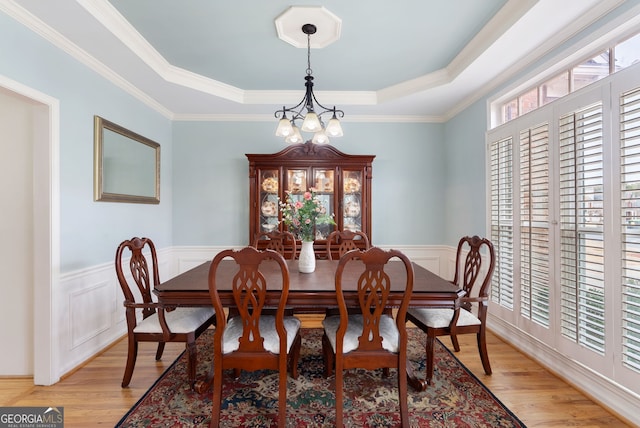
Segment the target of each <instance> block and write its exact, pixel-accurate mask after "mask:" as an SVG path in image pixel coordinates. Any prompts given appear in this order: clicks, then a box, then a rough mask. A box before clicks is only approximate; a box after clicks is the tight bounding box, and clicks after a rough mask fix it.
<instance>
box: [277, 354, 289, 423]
mask: <svg viewBox="0 0 640 428" xmlns="http://www.w3.org/2000/svg"><path fill="white" fill-rule="evenodd" d="M279 371H280V373H279V377H280V380H279V382H278V428H285V426H286V424H287V358H286V356H285V361H284V362H281V363H280V368H279Z"/></svg>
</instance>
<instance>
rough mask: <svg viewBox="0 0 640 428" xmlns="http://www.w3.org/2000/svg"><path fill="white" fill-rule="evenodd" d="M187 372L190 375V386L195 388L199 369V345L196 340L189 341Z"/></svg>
mask: <svg viewBox="0 0 640 428" xmlns="http://www.w3.org/2000/svg"><path fill="white" fill-rule="evenodd" d="M186 346H187V356H188V357H187V374H188V376H189V386H191V388H193V386H194V385H195V383H196V369H197V361H198V356H197V354H198V353H197V347H196V342H195V340H194V341H193V342H191V341H189V342H187V345H186Z"/></svg>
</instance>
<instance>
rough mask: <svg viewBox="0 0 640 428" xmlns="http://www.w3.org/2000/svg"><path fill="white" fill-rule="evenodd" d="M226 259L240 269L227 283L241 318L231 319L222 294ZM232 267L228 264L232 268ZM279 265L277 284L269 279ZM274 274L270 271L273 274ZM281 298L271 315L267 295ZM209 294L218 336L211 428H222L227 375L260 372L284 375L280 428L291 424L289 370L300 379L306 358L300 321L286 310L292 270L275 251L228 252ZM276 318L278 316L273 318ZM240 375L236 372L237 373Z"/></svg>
mask: <svg viewBox="0 0 640 428" xmlns="http://www.w3.org/2000/svg"><path fill="white" fill-rule="evenodd" d="M225 258H228V259H231V260H232V261H233V262H235V264H236V265H237V271H236V272H235V274H234V275H233V277H232V278H230V279H227V280H226V281H230V282H231V284H224V286H225V287H227V286H229V287H232V290H233V298H234V306H235V307H236V308H237V315H234V316H230V317H229V319H227V318H226V317H225V315H224V308H223V307H222V302H221V300H220V296H219V294H218V287H221V286H223V284H221V282H222V281H224V279H223V278H219V276H220V275H217V272H218V267H219V265H220V263H223V260H224V259H225ZM228 262H229V261H225V263H228ZM268 263H271V264H275V265H276V266H275V267H274V268H275V270H276V271H277V273H278V275H277V278H276V279H277V280H276V279H274V277H273V275H271V274H269V275H267V276H268V278H269V283H267V276H265V275H264V274H263V269H266V268H267V267H268V266H267V264H268ZM272 270H273V269H270V270H269V272H271V271H272ZM268 293H271V294H272V295H275V296H277V309H276V312H275V315H265V314H264V313H263V312H264V311H263V309H265V303H267V295H268ZM209 294H210V296H211V302H212V304H213V307H214V309H215V310H216V314H217V316H216V318H217V319H216V331H215V334H214V338H213V371H214V374H213V410H212V417H211V426H212V427H217V426H218V423H219V421H220V409H221V405H222V381H223V370H225V369H240V370H249V371H255V370H260V369H273V370H278V372H279V388H278V392H279V393H278V426H279V427H284V426H285V423H286V404H287V373H288V370H287V367H288V368H289V370H290V371H291V376H292V377H293V378H294V379H295V378H297V376H298V359H299V357H300V345H301V338H300V320H299V319H298V318H296V317H293V316H285V305H286V303H287V296H288V294H289V269H288V268H287V264H286V261H285V259H284V257H283V256H282V255H281V254H280V253H278V252H276V251H274V250H263V251H261V250H258V249H256V248H254V247H245V248H243V249H241V250H225V251H222V252H220V253H218V255H216V257H215V258H214V259H213V261H212V262H211V266H210V269H209ZM270 313H272V312H270ZM234 373H235V372H234Z"/></svg>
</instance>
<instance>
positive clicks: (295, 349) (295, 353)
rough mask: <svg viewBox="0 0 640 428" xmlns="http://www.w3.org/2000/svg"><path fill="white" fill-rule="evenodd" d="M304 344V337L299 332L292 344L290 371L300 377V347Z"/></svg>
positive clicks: (295, 377)
mask: <svg viewBox="0 0 640 428" xmlns="http://www.w3.org/2000/svg"><path fill="white" fill-rule="evenodd" d="M301 346H302V338H301V337H300V335H299V334H298V336H297V337H296V339H295V341H294V342H293V345H292V346H291V354H290V355H289V361H288V364H289V371H290V372H291V377H292V378H294V379H298V360H299V359H300V347H301Z"/></svg>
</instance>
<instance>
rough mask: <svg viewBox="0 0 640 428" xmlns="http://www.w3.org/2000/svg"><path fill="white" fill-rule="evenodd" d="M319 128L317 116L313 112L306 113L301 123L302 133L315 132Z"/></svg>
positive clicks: (320, 126)
mask: <svg viewBox="0 0 640 428" xmlns="http://www.w3.org/2000/svg"><path fill="white" fill-rule="evenodd" d="M321 128H322V125H320V119H319V118H318V115H317V114H315V113H314V112H313V111H310V112H308V113H307V115H306V116H305V117H304V121H303V122H302V128H301V129H302V131H304V132H317V131H318V130H319V129H321Z"/></svg>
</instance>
